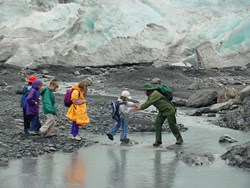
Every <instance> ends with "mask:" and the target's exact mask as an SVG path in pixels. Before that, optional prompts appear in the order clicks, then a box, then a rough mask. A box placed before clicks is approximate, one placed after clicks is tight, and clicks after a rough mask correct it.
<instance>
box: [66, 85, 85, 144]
mask: <svg viewBox="0 0 250 188" xmlns="http://www.w3.org/2000/svg"><path fill="white" fill-rule="evenodd" d="M87 87H88V85H87V83H86V81H84V80H82V81H80V82H79V83H78V84H77V85H73V86H72V88H73V89H74V90H73V92H72V94H71V100H72V102H73V104H72V105H71V106H70V107H69V110H68V112H67V114H66V116H67V118H69V119H70V120H71V121H72V128H71V135H72V137H71V139H73V140H81V137H80V136H79V135H78V131H79V126H83V125H86V124H88V123H89V117H88V115H87V105H86V100H85V93H84V92H85V91H86V90H87V89H86V88H87Z"/></svg>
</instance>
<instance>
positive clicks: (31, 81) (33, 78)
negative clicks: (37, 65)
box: [28, 75, 37, 83]
mask: <svg viewBox="0 0 250 188" xmlns="http://www.w3.org/2000/svg"><path fill="white" fill-rule="evenodd" d="M36 79H37V78H36V76H34V75H31V76H29V78H28V82H30V83H33V82H34V81H35V80H36Z"/></svg>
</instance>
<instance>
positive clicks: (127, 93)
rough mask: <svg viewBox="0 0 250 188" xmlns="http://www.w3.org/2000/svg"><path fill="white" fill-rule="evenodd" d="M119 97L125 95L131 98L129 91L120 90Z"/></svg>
mask: <svg viewBox="0 0 250 188" xmlns="http://www.w3.org/2000/svg"><path fill="white" fill-rule="evenodd" d="M121 97H127V98H128V99H132V97H131V95H130V93H129V91H122V93H121Z"/></svg>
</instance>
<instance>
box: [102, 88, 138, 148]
mask: <svg viewBox="0 0 250 188" xmlns="http://www.w3.org/2000/svg"><path fill="white" fill-rule="evenodd" d="M129 99H132V98H131V95H130V93H129V92H128V91H122V93H121V96H120V97H119V98H118V100H117V101H118V102H119V103H120V105H119V109H118V114H117V115H115V116H114V117H113V118H114V119H115V120H116V123H115V124H114V126H113V127H112V128H111V129H110V130H109V133H107V136H108V138H109V139H110V140H114V137H113V136H114V135H115V134H116V133H117V131H118V130H119V128H120V126H122V132H121V135H120V141H121V142H122V143H128V142H129V139H128V138H127V132H128V122H127V120H126V119H125V114H127V113H129V112H130V111H131V110H132V109H133V108H132V107H133V106H134V105H135V104H134V103H133V102H131V101H129Z"/></svg>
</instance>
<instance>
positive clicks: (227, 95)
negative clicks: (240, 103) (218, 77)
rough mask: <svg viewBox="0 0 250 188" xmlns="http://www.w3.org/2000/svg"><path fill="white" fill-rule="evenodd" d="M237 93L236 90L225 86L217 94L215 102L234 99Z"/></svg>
mask: <svg viewBox="0 0 250 188" xmlns="http://www.w3.org/2000/svg"><path fill="white" fill-rule="evenodd" d="M236 95H237V91H236V90H235V89H234V88H230V87H225V88H223V89H222V90H220V91H219V92H218V94H217V103H222V102H226V101H228V100H229V99H234V98H235V97H236Z"/></svg>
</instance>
